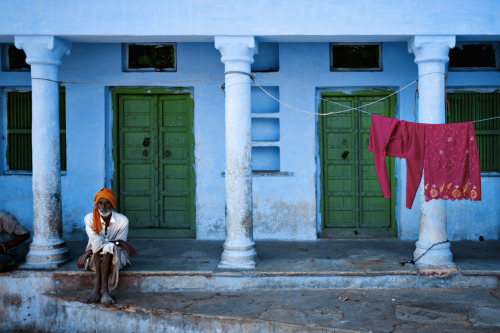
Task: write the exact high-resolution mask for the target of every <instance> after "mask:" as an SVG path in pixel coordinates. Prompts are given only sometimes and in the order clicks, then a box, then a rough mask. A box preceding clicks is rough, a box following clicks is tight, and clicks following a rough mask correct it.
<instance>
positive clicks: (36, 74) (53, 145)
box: [15, 36, 69, 269]
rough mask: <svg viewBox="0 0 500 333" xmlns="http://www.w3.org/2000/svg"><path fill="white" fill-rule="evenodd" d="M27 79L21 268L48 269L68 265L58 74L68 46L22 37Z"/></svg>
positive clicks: (46, 38)
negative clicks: (29, 190) (28, 190)
mask: <svg viewBox="0 0 500 333" xmlns="http://www.w3.org/2000/svg"><path fill="white" fill-rule="evenodd" d="M15 42H16V47H18V48H21V49H23V50H24V51H25V53H26V56H27V57H26V62H27V63H28V64H30V65H31V77H32V149H33V242H32V243H31V244H30V251H29V252H28V255H27V257H26V267H28V268H34V269H50V268H54V267H57V266H58V265H60V264H62V263H64V262H66V261H67V259H68V257H69V252H68V250H67V249H66V244H65V242H64V240H63V239H62V202H61V166H60V165H61V163H60V156H61V155H60V142H59V141H60V134H59V86H58V83H57V80H58V71H59V67H58V66H59V65H60V63H61V58H62V56H63V55H64V54H66V53H68V52H69V44H67V43H64V42H62V41H61V40H59V39H57V38H55V37H52V36H41V37H38V36H37V37H34V36H22V37H17V36H16V39H15Z"/></svg>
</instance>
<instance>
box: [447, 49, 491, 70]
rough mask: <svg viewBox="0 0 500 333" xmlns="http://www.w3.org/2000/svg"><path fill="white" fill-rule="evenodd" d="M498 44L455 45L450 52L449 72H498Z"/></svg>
mask: <svg viewBox="0 0 500 333" xmlns="http://www.w3.org/2000/svg"><path fill="white" fill-rule="evenodd" d="M497 50H498V43H457V46H456V47H455V48H453V49H451V50H450V64H449V66H448V69H449V70H451V71H460V70H462V71H463V70H471V71H473V70H481V71H484V70H498V69H499V66H498V55H497Z"/></svg>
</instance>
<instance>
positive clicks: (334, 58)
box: [330, 43, 382, 71]
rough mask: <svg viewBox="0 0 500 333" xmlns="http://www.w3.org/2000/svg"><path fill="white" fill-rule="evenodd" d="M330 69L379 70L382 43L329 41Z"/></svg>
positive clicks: (380, 66) (380, 68)
mask: <svg viewBox="0 0 500 333" xmlns="http://www.w3.org/2000/svg"><path fill="white" fill-rule="evenodd" d="M330 70H331V71H381V70H382V44H380V43H365V44H357V43H330Z"/></svg>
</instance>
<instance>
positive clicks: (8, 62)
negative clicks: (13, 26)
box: [2, 44, 30, 72]
mask: <svg viewBox="0 0 500 333" xmlns="http://www.w3.org/2000/svg"><path fill="white" fill-rule="evenodd" d="M2 58H3V59H4V60H3V62H2V70H3V71H6V72H29V71H30V65H28V64H27V63H26V54H25V53H24V51H23V50H19V49H17V48H16V47H15V46H14V44H4V45H2Z"/></svg>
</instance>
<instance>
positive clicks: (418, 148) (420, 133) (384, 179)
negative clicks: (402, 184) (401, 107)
mask: <svg viewBox="0 0 500 333" xmlns="http://www.w3.org/2000/svg"><path fill="white" fill-rule="evenodd" d="M368 150H369V151H371V152H373V159H374V164H375V171H376V173H377V178H378V181H379V184H380V188H381V189H382V194H383V195H384V198H386V199H387V198H390V197H391V191H390V184H389V177H388V173H387V166H386V164H385V157H386V156H391V157H398V158H406V166H407V177H406V207H407V208H408V209H411V207H412V205H413V201H414V199H415V195H416V193H417V190H418V186H419V184H420V180H421V179H422V172H423V170H424V169H425V172H424V184H425V185H424V186H425V200H426V201H429V200H431V199H444V200H448V199H451V200H455V199H471V200H474V201H478V200H481V171H480V168H479V154H478V152H477V145H476V139H475V134H474V126H473V124H472V122H469V123H458V124H439V125H433V124H420V123H413V122H407V121H404V120H401V121H399V120H397V119H394V118H387V117H382V116H379V115H375V114H373V115H372V116H371V129H370V141H369V144H368Z"/></svg>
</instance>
